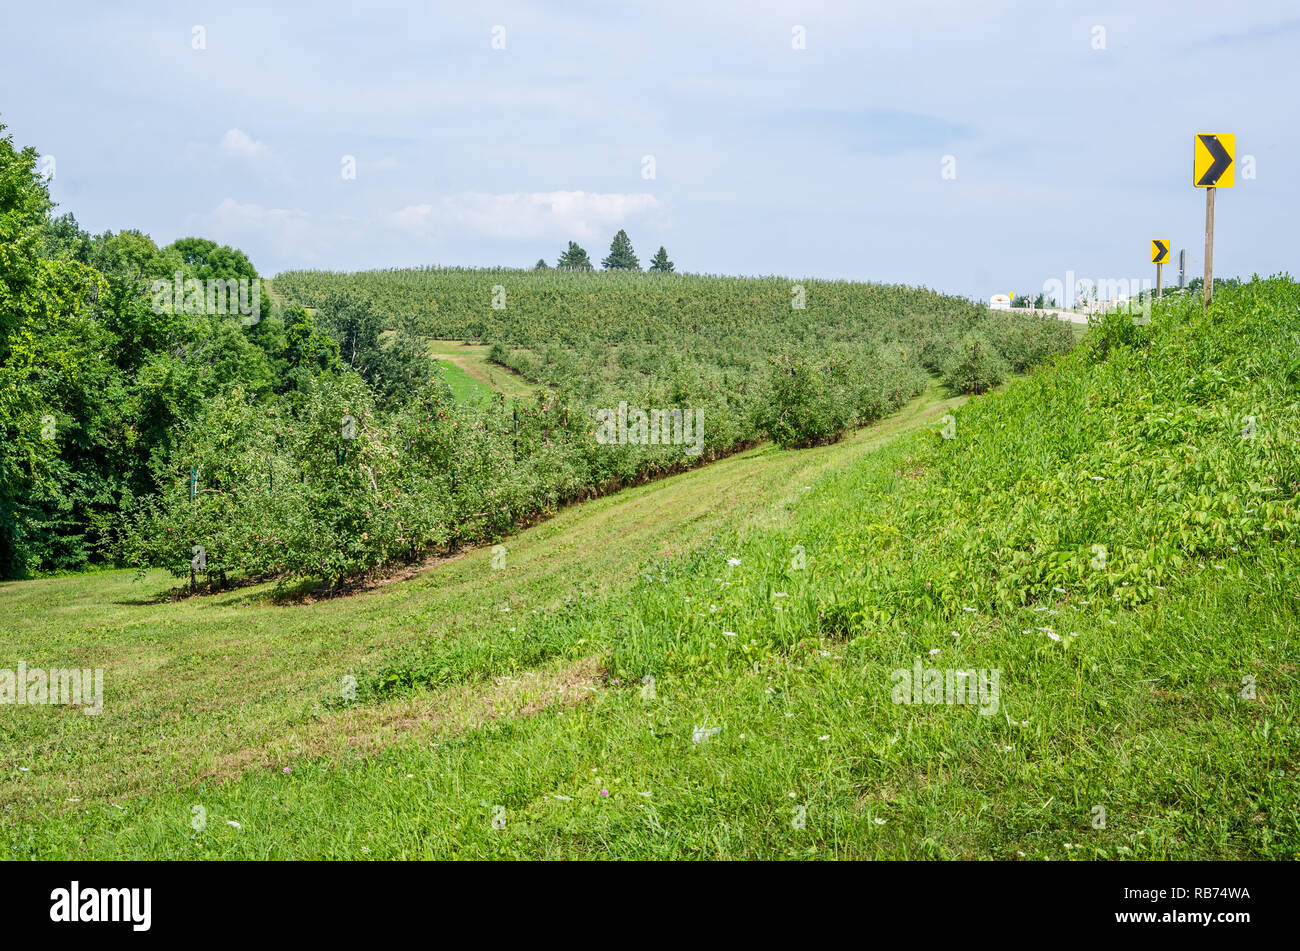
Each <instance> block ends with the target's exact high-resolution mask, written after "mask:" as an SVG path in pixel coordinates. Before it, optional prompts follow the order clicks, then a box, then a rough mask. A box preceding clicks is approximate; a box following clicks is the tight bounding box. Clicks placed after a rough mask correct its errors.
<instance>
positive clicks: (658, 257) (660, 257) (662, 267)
mask: <svg viewBox="0 0 1300 951" xmlns="http://www.w3.org/2000/svg"><path fill="white" fill-rule="evenodd" d="M672 269H673V262H672V261H669V260H668V252H667V251H665V250H664V246H663V245H662V244H661V245H659V250H658V251H657V252H655V256H654V257H653V258H651V259H650V270H652V271H662V272H663V273H665V274H667V273H668V272H669V271H671V270H672Z"/></svg>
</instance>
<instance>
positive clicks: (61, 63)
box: [0, 0, 1300, 297]
mask: <svg viewBox="0 0 1300 951" xmlns="http://www.w3.org/2000/svg"><path fill="white" fill-rule="evenodd" d="M1135 7H1140V9H1136V8H1135ZM3 20H4V29H3V31H0V79H2V81H3V86H2V87H0V122H4V123H5V124H7V125H8V126H9V129H8V131H9V133H10V134H11V135H13V137H14V139H15V141H16V143H17V144H19V145H32V146H35V147H36V148H37V149H38V150H39V151H40V152H41V153H42V154H43V155H48V156H52V157H53V160H54V172H55V174H54V179H53V181H52V182H51V185H50V187H51V192H52V194H53V196H54V198H55V200H56V201H57V202H59V204H60V206H61V210H66V211H72V212H73V213H75V214H76V216H77V218H78V220H79V221H80V222H81V223H82V225H83V226H84V227H86V228H88V229H90V230H93V231H101V230H104V229H113V230H118V229H121V228H138V229H140V230H143V231H146V232H148V233H149V234H151V235H152V236H153V237H154V239H155V240H156V241H158V243H159V244H160V245H161V244H164V243H166V242H169V241H171V240H174V239H175V238H178V237H182V236H185V235H189V234H199V235H203V236H206V237H211V238H215V239H217V240H220V241H222V242H223V243H230V244H234V245H236V246H238V247H240V248H243V249H244V250H245V251H247V252H248V253H249V254H250V256H251V257H252V258H253V260H254V262H255V263H256V264H257V266H258V268H259V269H260V270H261V271H262V272H263V273H264V274H274V273H276V272H278V271H280V270H284V269H287V268H300V267H331V268H340V269H356V268H367V267H389V266H406V265H415V264H434V263H438V264H448V265H450V264H457V265H492V264H505V265H516V266H530V265H531V264H532V263H533V262H535V261H536V260H537V259H538V258H539V257H545V258H546V259H547V260H548V261H549V262H551V263H554V261H555V258H556V256H557V255H558V254H559V252H560V251H561V250H562V249H563V248H564V246H565V244H566V242H567V241H568V240H569V239H575V240H578V241H579V242H580V243H581V244H583V246H584V247H586V248H587V250H588V252H589V253H590V254H591V256H592V258H593V259H595V260H599V258H600V257H603V256H604V254H605V253H606V251H607V249H608V246H609V241H610V238H611V237H612V235H613V233H614V232H615V231H616V230H617V229H619V228H620V227H621V228H626V229H627V231H628V234H629V235H630V236H631V238H632V242H633V245H634V247H635V248H636V250H637V252H638V253H639V255H640V257H641V260H642V263H643V264H645V263H647V262H648V260H649V258H650V256H651V254H653V252H654V251H655V249H656V248H657V247H658V246H659V245H661V244H662V245H665V246H666V247H667V248H668V251H669V253H670V256H671V257H672V258H673V259H674V261H675V262H676V263H677V265H678V268H679V270H688V271H699V272H708V273H725V274H783V275H789V276H793V277H804V276H817V277H838V278H853V279H864V280H879V281H889V282H901V283H908V284H924V285H926V286H929V287H934V288H938V289H940V290H944V291H950V292H954V293H959V294H965V295H970V296H976V297H987V296H988V295H990V294H993V293H999V292H1005V291H1017V292H1019V291H1037V290H1039V289H1041V288H1042V286H1043V284H1044V282H1045V281H1048V280H1050V279H1052V278H1056V279H1058V280H1063V279H1064V277H1065V272H1066V271H1067V270H1071V271H1073V272H1075V274H1076V276H1082V277H1087V278H1090V279H1113V278H1125V277H1127V278H1141V277H1150V276H1152V274H1151V272H1152V267H1151V265H1149V264H1148V263H1147V262H1148V260H1149V258H1148V256H1147V254H1148V242H1149V239H1151V238H1155V237H1160V238H1166V237H1167V238H1170V239H1172V240H1173V243H1174V247H1175V248H1182V247H1186V248H1187V249H1188V257H1189V272H1190V273H1189V277H1191V276H1195V274H1198V273H1199V269H1200V266H1201V257H1202V241H1203V229H1204V207H1205V206H1204V194H1203V190H1201V189H1196V188H1194V187H1193V186H1192V184H1191V162H1192V137H1193V135H1194V133H1196V132H1232V133H1235V134H1236V137H1237V138H1236V143H1237V154H1238V164H1239V166H1240V165H1241V162H1242V159H1243V157H1244V156H1245V155H1252V156H1254V159H1255V168H1256V177H1255V178H1254V179H1243V177H1242V169H1241V168H1240V167H1239V168H1238V175H1237V184H1236V187H1234V188H1233V189H1231V190H1221V192H1220V195H1219V199H1218V202H1217V208H1216V217H1217V241H1216V245H1215V272H1216V274H1218V275H1220V276H1227V275H1233V274H1240V275H1248V274H1250V273H1251V272H1252V271H1257V272H1259V273H1263V274H1268V273H1274V272H1278V271H1283V270H1288V271H1291V272H1292V273H1295V272H1296V271H1297V267H1296V253H1295V252H1296V248H1297V242H1296V239H1295V220H1296V217H1297V212H1298V211H1300V202H1298V199H1300V181H1298V180H1297V179H1298V176H1297V175H1296V174H1295V173H1294V170H1295V169H1296V168H1297V165H1298V164H1300V123H1297V122H1296V121H1295V106H1294V96H1295V94H1296V91H1297V90H1300V8H1297V7H1296V5H1295V3H1294V0H1288V2H1271V0H1259V2H1252V3H1249V4H1225V3H1221V2H1220V3H1202V2H1198V0H1185V2H1177V3H1172V2H1171V3H1142V4H1133V3H1109V2H1107V3H1096V2H1068V3H1055V2H1050V0H1037V2H1023V3H1022V2H982V0H929V2H927V0H910V2H895V3H890V4H878V3H812V2H803V3H768V2H763V0H744V2H718V3H710V2H707V0H696V2H676V0H665V2H655V3H644V4H635V5H633V4H627V5H619V4H611V3H594V2H593V3H586V2H570V3H553V4H540V3H539V4H517V3H493V2H484V3H477V4H438V3H414V2H412V3H409V4H399V3H383V2H378V3H366V4H356V3H346V4H345V3H335V2H333V0H316V2H312V3H303V4H275V5H274V6H273V8H271V9H264V8H263V5H262V4H258V3H241V2H221V3H199V2H179V3H130V2H126V3H112V4H107V3H102V2H95V3H66V2H57V0H52V2H44V3H32V4H23V5H21V6H19V5H15V4H9V5H7V6H6V9H5V11H4V13H3ZM498 26H499V27H503V28H504V32H503V33H502V32H501V31H497V33H496V36H497V37H498V38H499V37H501V36H502V35H503V36H504V45H505V48H504V49H493V37H494V28H496V27H498ZM195 27H202V30H203V32H202V37H203V41H204V42H203V46H204V47H205V48H201V49H196V48H194V47H195ZM796 27H802V28H803V36H804V37H805V48H803V49H795V48H794V45H795V44H794V42H793V40H794V38H795V35H796V31H795V28H796ZM1098 29H1100V30H1102V31H1104V33H1098ZM1099 39H1100V40H1101V41H1102V42H1104V48H1096V47H1097V46H1098V41H1099ZM349 155H350V156H354V157H355V159H356V177H355V178H354V179H345V178H344V177H343V174H342V171H343V161H344V156H349ZM646 156H653V157H654V177H653V178H647V177H646V176H645V170H646V164H645V162H644V158H645V157H646ZM945 156H951V157H952V158H953V159H954V160H955V172H956V177H955V178H954V179H945V178H944V177H943V175H942V174H941V173H942V170H943V161H944V157H945ZM1171 280H1173V281H1176V269H1174V273H1173V275H1170V274H1168V273H1167V274H1166V281H1167V282H1169V281H1171Z"/></svg>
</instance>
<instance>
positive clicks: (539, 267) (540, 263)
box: [533, 258, 551, 271]
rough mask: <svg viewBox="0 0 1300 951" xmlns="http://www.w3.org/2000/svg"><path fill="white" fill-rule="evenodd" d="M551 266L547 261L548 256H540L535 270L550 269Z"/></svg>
mask: <svg viewBox="0 0 1300 951" xmlns="http://www.w3.org/2000/svg"><path fill="white" fill-rule="evenodd" d="M550 269H551V266H550V265H549V264H547V263H546V258H538V259H537V263H536V264H534V265H533V270H534V271H549V270H550Z"/></svg>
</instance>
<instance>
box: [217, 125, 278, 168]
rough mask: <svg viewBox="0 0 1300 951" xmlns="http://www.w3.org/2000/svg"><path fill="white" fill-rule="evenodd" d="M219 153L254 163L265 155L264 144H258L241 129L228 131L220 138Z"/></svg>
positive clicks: (265, 148)
mask: <svg viewBox="0 0 1300 951" xmlns="http://www.w3.org/2000/svg"><path fill="white" fill-rule="evenodd" d="M221 151H223V152H225V153H226V154H227V155H233V156H235V157H236V158H241V159H246V160H248V161H256V160H257V159H259V158H261V157H262V156H264V155H266V154H267V151H268V150H267V147H266V143H264V142H258V141H257V140H256V139H254V138H253V137H252V136H251V135H249V134H248V133H247V132H245V131H244V130H243V129H229V130H227V132H226V134H225V135H224V136H222V137H221Z"/></svg>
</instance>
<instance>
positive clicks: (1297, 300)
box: [9, 279, 1300, 859]
mask: <svg viewBox="0 0 1300 951" xmlns="http://www.w3.org/2000/svg"><path fill="white" fill-rule="evenodd" d="M1298 387H1300V286H1297V285H1296V284H1295V283H1293V282H1291V281H1290V280H1286V279H1271V280H1255V281H1252V282H1250V283H1248V284H1246V285H1243V286H1242V287H1240V288H1237V289H1234V290H1232V291H1230V292H1225V293H1224V294H1223V295H1221V296H1220V297H1219V299H1218V300H1216V302H1215V305H1214V308H1213V309H1212V310H1211V312H1210V313H1209V314H1208V315H1203V314H1202V313H1201V312H1200V308H1199V303H1198V302H1196V301H1190V300H1175V301H1171V302H1169V303H1167V304H1163V305H1160V306H1158V307H1157V308H1156V310H1155V313H1154V315H1153V319H1152V322H1151V323H1150V324H1149V325H1135V324H1134V323H1133V322H1132V321H1131V320H1130V319H1128V318H1126V317H1122V316H1119V315H1112V316H1109V317H1107V318H1106V319H1105V321H1104V322H1103V323H1102V324H1101V325H1100V326H1098V327H1096V328H1094V329H1093V330H1092V331H1091V332H1090V333H1089V335H1088V336H1087V337H1086V338H1085V339H1084V340H1083V342H1082V343H1081V345H1080V346H1079V347H1078V348H1077V349H1076V350H1075V351H1074V352H1072V353H1071V354H1069V355H1067V356H1064V357H1061V358H1057V359H1056V360H1055V361H1053V362H1052V364H1051V365H1049V366H1047V367H1046V368H1044V369H1042V370H1041V371H1038V372H1036V373H1035V374H1034V375H1033V376H1031V377H1029V378H1028V379H1022V380H1018V381H1015V382H1013V383H1011V384H1010V385H1009V386H1007V387H1006V388H1004V389H1003V390H1001V391H999V392H997V393H995V394H993V395H991V396H988V397H984V398H980V399H977V400H974V401H972V402H970V403H967V404H966V405H965V406H963V407H961V408H960V409H954V410H953V411H952V418H951V419H945V420H934V421H933V424H932V425H930V426H928V427H926V428H925V429H924V430H918V431H916V432H914V433H912V434H907V435H903V436H901V437H900V438H898V439H896V440H893V441H890V442H887V443H884V444H881V445H879V446H878V447H877V448H875V449H874V451H872V452H870V453H867V454H864V455H861V456H860V457H857V458H856V459H854V460H853V461H852V462H851V463H849V464H847V465H843V466H840V467H836V468H833V469H831V470H829V471H827V472H825V473H823V474H821V475H819V476H817V477H815V478H809V481H808V483H807V485H808V488H807V489H806V490H805V489H802V488H800V489H799V491H797V492H796V493H793V494H792V495H790V496H789V497H788V501H787V503H786V504H785V505H784V506H783V507H782V512H783V515H782V517H780V518H778V519H776V520H775V521H771V520H767V519H763V520H759V519H756V518H750V519H749V522H750V524H749V526H748V528H747V530H745V531H736V532H728V533H722V534H717V533H715V534H714V536H713V537H711V538H709V539H699V540H697V541H696V542H695V543H694V544H693V545H692V546H691V547H689V548H687V549H685V550H682V551H680V552H677V553H674V554H669V555H667V556H663V554H662V552H661V553H659V554H658V555H652V556H651V559H650V560H648V561H645V562H643V563H642V566H641V569H640V570H639V571H638V572H637V573H636V574H635V576H632V575H630V574H619V573H617V572H614V573H599V574H596V575H594V576H593V577H591V578H590V579H589V580H590V582H591V584H590V585H589V586H588V587H587V588H586V589H585V590H584V591H583V592H582V594H581V595H580V596H576V597H572V598H569V599H567V600H565V601H562V602H559V603H556V602H555V600H554V599H553V598H548V597H545V596H537V597H529V596H528V594H526V593H525V589H517V593H518V595H519V596H517V597H516V598H513V599H511V602H510V604H509V605H505V606H508V607H509V608H510V611H508V612H506V611H503V610H501V609H500V608H498V613H497V614H496V616H495V617H492V618H491V619H485V620H482V621H481V622H480V623H479V624H477V625H475V626H474V627H472V628H469V629H466V628H461V629H459V630H456V631H453V632H436V633H438V634H439V635H441V636H430V637H428V638H424V639H423V640H424V643H417V642H416V641H415V640H414V639H408V640H407V642H406V643H404V644H400V645H394V646H393V648H392V649H389V650H385V651H381V652H375V653H374V654H372V655H371V656H370V657H369V658H368V660H367V661H366V662H365V663H363V664H362V665H361V666H359V667H357V668H356V671H357V676H358V684H357V692H356V698H355V700H351V699H342V698H339V697H337V691H336V690H335V691H334V694H335V696H333V697H329V696H326V694H327V692H328V690H327V688H322V689H321V690H320V691H319V700H318V706H317V707H316V708H315V710H314V712H313V715H314V716H315V717H317V718H321V719H325V720H330V722H332V723H333V724H334V725H335V726H336V727H337V728H338V730H340V731H342V732H343V733H346V734H348V736H347V742H346V743H343V742H340V744H339V745H340V746H341V747H342V749H341V750H340V749H325V748H324V746H323V745H317V746H313V745H312V744H311V743H309V742H307V739H308V738H309V730H308V729H307V726H308V725H307V724H304V725H303V726H302V728H301V729H300V730H299V735H301V736H302V737H304V739H303V740H302V741H301V742H299V743H298V744H297V745H296V746H295V745H294V744H283V745H281V746H280V747H277V753H278V756H279V758H277V759H274V760H272V761H270V762H266V763H263V764H260V765H262V766H263V767H265V768H253V769H251V771H246V772H244V773H243V774H242V775H240V776H238V777H237V778H233V779H231V780H229V781H226V782H220V781H217V779H212V780H200V781H199V782H197V783H196V784H194V785H192V786H187V787H185V788H181V787H170V788H162V789H158V790H156V791H151V792H149V793H147V794H146V795H143V796H141V797H138V798H135V799H132V800H130V801H125V800H123V801H122V802H118V803H109V802H95V803H91V804H87V805H82V804H77V805H73V806H63V807H61V808H58V809H56V808H53V807H52V805H51V806H48V807H46V808H45V809H43V810H40V811H39V812H38V813H37V814H33V815H30V816H28V817H27V818H26V819H25V820H24V821H21V822H20V821H14V824H13V825H12V826H11V827H10V841H9V854H11V855H13V856H30V857H35V856H46V855H69V856H70V855H80V856H95V857H108V856H141V857H143V856H168V857H245V858H254V857H257V858H264V857H278V858H287V857H295V856H322V857H348V858H363V857H371V858H387V857H448V856H455V857H578V858H604V857H615V858H743V857H764V858H780V857H791V858H796V857H823V858H830V857H834V858H999V859H1016V858H1020V857H1024V858H1030V859H1033V858H1143V859H1160V858H1297V857H1300V781H1298V780H1300V775H1297V774H1298V772H1300V755H1298V753H1300V749H1298V748H1300V738H1298V737H1297V734H1296V720H1295V712H1294V711H1295V703H1296V700H1297V695H1298V694H1300V688H1298V680H1297V676H1296V675H1297V671H1296V664H1297V660H1296V655H1297V650H1296V648H1297V644H1296V635H1295V633H1294V630H1295V621H1296V613H1297V606H1296V602H1297V598H1300V594H1297V593H1296V592H1297V589H1296V584H1295V581H1296V576H1297V568H1298V567H1300V565H1298V561H1300V559H1298V557H1297V552H1296V547H1295V544H1294V542H1295V539H1296V532H1297V527H1298V523H1300V511H1298V510H1297V500H1296V493H1297V490H1298V489H1300V450H1298V449H1297V437H1298V436H1300V432H1298V431H1297V430H1298V428H1300V417H1297V412H1296V411H1297V396H1298V393H1300V389H1298ZM947 437H951V438H947ZM714 468H716V467H710V469H709V470H704V471H712V470H713V469H714ZM653 488H654V487H647V491H653ZM722 491H724V492H725V489H724V490H722ZM722 498H724V496H721V495H720V497H719V501H718V503H717V504H719V505H722V504H724V503H723V502H722V501H721V500H722ZM669 504H670V502H669V500H665V505H669ZM659 511H660V512H661V513H663V517H670V516H669V513H670V512H671V508H661V509H659ZM538 554H539V557H541V558H543V559H544V558H545V557H547V555H545V554H543V553H542V552H540V551H539V553H538ZM646 554H647V555H650V554H651V553H650V552H648V551H647V552H646ZM559 555H560V553H559V552H556V553H555V555H554V557H558V556H559ZM473 557H477V558H479V559H480V560H481V563H482V564H483V566H484V570H485V571H486V570H487V569H486V566H487V561H488V558H489V553H487V552H481V553H479V554H478V555H476V556H473ZM508 575H509V570H507V571H506V572H505V576H508ZM503 580H506V581H508V580H509V579H508V577H505V578H503ZM369 597H371V596H369V595H367V596H364V597H363V598H361V599H359V600H362V601H364V600H365V598H369ZM503 607H504V606H503ZM391 610H393V611H395V612H397V613H395V614H393V615H392V617H393V620H394V622H395V623H400V620H399V619H400V618H401V609H400V607H398V606H397V605H394V606H393V607H392V608H391ZM434 633H435V632H430V634H431V635H432V634H434ZM502 658H514V660H515V663H514V664H513V665H511V664H502V663H501V660H502ZM583 664H587V665H591V664H598V665H599V668H600V669H602V670H604V671H605V674H604V676H601V675H599V674H593V673H592V671H593V670H594V669H596V668H593V667H591V666H586V667H584V666H582V665H583ZM918 664H919V665H921V666H923V667H924V668H934V669H937V670H940V671H949V670H951V671H960V672H963V673H965V674H967V675H968V676H969V677H971V678H974V679H976V680H977V681H978V680H979V675H980V673H981V672H984V673H986V674H987V673H988V672H993V671H996V672H997V676H998V691H997V696H996V704H995V705H994V704H992V703H988V702H986V703H985V704H984V706H983V708H981V707H979V706H977V705H975V704H961V703H944V702H922V703H910V702H896V701H898V700H900V699H904V698H902V697H900V696H899V695H898V691H897V690H896V687H897V683H898V674H897V672H899V671H911V670H912V669H913V668H914V667H915V666H916V665H918ZM348 669H351V668H348ZM502 671H504V673H501V672H502ZM336 672H337V673H338V674H343V673H346V672H348V671H347V670H345V669H344V668H343V665H342V664H340V665H339V667H338V669H337V671H336ZM489 678H491V679H489ZM956 679H965V678H960V677H958V678H956ZM529 684H536V685H538V686H537V687H531V686H528V685H529ZM475 685H477V687H476V689H478V692H477V693H474V694H472V695H467V694H466V693H464V690H465V688H466V687H473V686H475ZM512 685H513V686H512ZM516 687H517V688H518V689H520V690H524V691H525V693H524V695H523V699H521V695H519V694H511V696H512V697H513V698H514V701H513V702H509V701H507V699H506V698H504V697H501V696H500V694H499V693H494V691H497V692H500V691H510V690H512V689H515V688H516ZM569 688H572V689H569ZM908 696H911V695H910V694H909V695H908ZM922 698H924V699H928V700H937V701H942V699H943V697H942V693H940V694H939V695H938V696H931V697H928V698H926V697H925V695H924V694H922ZM989 699H990V698H988V697H986V698H985V700H986V701H987V700H989ZM498 701H500V702H499V703H498ZM380 709H387V710H393V711H399V712H400V713H401V716H397V717H395V718H390V719H388V720H386V721H384V724H383V727H384V729H383V730H380V729H379V725H377V724H376V723H374V722H373V720H372V718H371V714H372V712H373V711H375V710H380ZM467 709H468V710H469V712H468V713H467V712H466V710H467ZM981 709H983V711H984V712H981ZM457 711H459V712H457ZM331 718H332V719H331ZM349 718H350V719H349ZM349 724H352V725H354V726H356V729H355V731H352V732H349V730H350V729H351V728H350V727H349V726H348V725H349ZM381 732H382V733H383V738H382V741H380V742H375V743H367V742H366V741H367V740H368V739H374V738H375V736H376V735H378V734H379V733H381ZM60 752H61V751H60V750H58V749H51V750H49V753H50V755H51V759H52V760H57V759H58V755H57V754H59V753H60ZM62 755H63V756H65V757H66V756H67V755H69V754H68V753H66V751H62ZM286 768H287V771H286ZM195 806H202V807H203V809H204V815H205V816H206V817H207V819H206V825H205V826H204V828H203V829H202V830H197V829H195V828H194V824H193V822H192V817H193V814H194V813H193V810H194V807H195ZM228 822H236V823H238V827H236V826H234V825H229V824H228Z"/></svg>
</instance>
